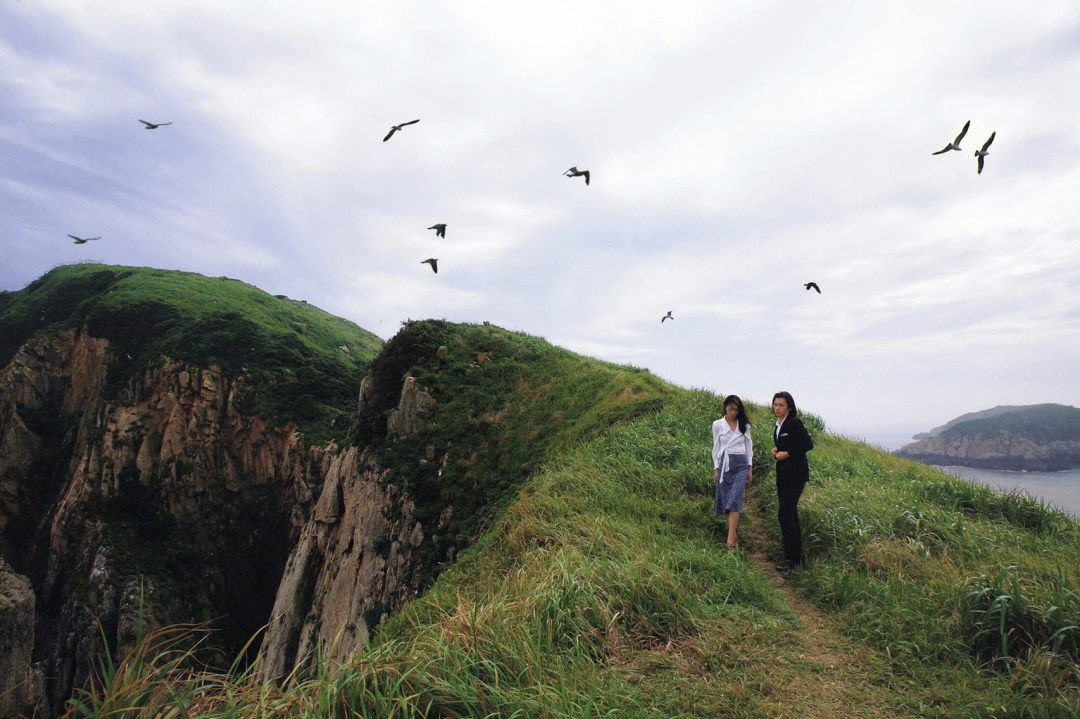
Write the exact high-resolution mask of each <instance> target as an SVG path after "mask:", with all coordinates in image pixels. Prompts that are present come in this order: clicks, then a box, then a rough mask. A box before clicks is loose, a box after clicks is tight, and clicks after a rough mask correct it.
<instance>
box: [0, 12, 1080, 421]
mask: <svg viewBox="0 0 1080 719" xmlns="http://www.w3.org/2000/svg"><path fill="white" fill-rule="evenodd" d="M521 5H523V4H522V3H514V2H505V0H503V1H498V2H490V3H489V2H483V3H481V2H447V3H437V2H430V3H413V2H392V3H390V2H385V0H380V1H379V2H372V3H363V2H361V3H356V2H349V3H344V2H342V3H328V4H325V5H324V4H321V3H310V4H309V3H296V2H290V3H266V2H235V1H230V2H226V3H222V2H218V1H216V2H162V3H158V2H148V1H147V0H138V1H137V2H127V1H120V0H110V1H109V2H107V3H103V2H62V1H55V0H21V1H17V0H0V98H2V101H0V257H2V260H0V262H2V264H0V287H2V288H4V289H19V288H21V287H23V286H25V285H26V284H27V283H28V282H30V281H31V280H33V279H34V278H35V277H37V276H39V275H40V274H42V273H43V272H45V271H47V270H49V269H50V268H52V267H54V266H56V265H58V264H61V263H67V262H73V261H80V260H85V259H94V260H100V261H103V262H108V263H115V264H128V265H148V266H153V267H162V268H170V269H181V270H190V271H195V272H201V273H204V274H207V275H228V276H230V277H236V278H239V279H242V280H244V281H246V282H250V283H252V284H254V285H257V286H259V287H261V288H263V289H265V290H266V291H268V292H272V293H284V294H288V295H289V296H291V297H296V298H304V299H307V300H309V301H310V302H312V303H313V304H316V305H319V306H321V307H323V308H325V309H326V310H328V311H330V312H333V313H335V314H338V315H341V316H343V317H346V318H348V319H350V320H353V321H355V322H356V323H358V324H359V325H361V326H363V327H365V328H367V329H369V330H371V331H373V332H375V333H376V334H378V335H380V336H381V337H383V338H389V337H390V336H391V335H392V334H393V333H394V332H395V331H396V330H397V329H398V327H399V326H400V322H401V321H402V320H404V319H406V318H414V319H417V318H427V317H442V318H446V319H448V320H452V321H463V322H479V321H483V320H489V321H491V322H492V323H494V324H498V325H501V326H503V327H507V328H509V329H513V330H519V331H524V332H528V333H529V334H533V335H539V336H542V337H544V338H546V339H547V340H549V341H550V342H553V343H555V344H558V345H561V346H564V347H567V348H569V349H571V350H574V351H577V352H581V353H584V354H587V355H590V356H595V357H599V358H602V359H606V360H610V361H614V362H618V363H624V364H632V365H635V366H638V367H645V368H648V369H649V370H651V371H653V372H655V373H656V374H658V375H660V376H662V377H664V378H665V379H668V380H670V381H672V382H675V383H677V384H680V385H683V386H687V387H705V388H709V389H712V390H716V391H719V392H722V393H735V394H739V395H742V396H743V397H744V398H747V399H750V400H753V401H758V402H768V400H769V399H770V398H771V396H772V393H773V392H775V391H777V390H781V389H786V390H789V391H791V392H792V393H793V394H794V396H795V399H796V401H797V402H798V404H799V405H800V406H802V407H804V408H806V409H809V410H811V411H814V412H817V413H819V414H820V415H822V416H823V417H824V419H825V420H826V423H827V425H828V426H829V427H830V428H831V429H833V430H836V431H840V432H844V433H847V434H852V435H863V434H869V433H881V432H914V431H920V430H925V429H928V428H930V427H933V426H935V425H938V424H942V423H944V422H945V421H947V420H949V419H951V418H953V417H955V416H956V415H959V414H961V413H963V412H968V411H973V410H979V409H985V408H987V407H992V406H995V405H998V404H1028V403H1035V402H1062V403H1066V404H1074V405H1080V381H1078V379H1080V378H1078V374H1080V372H1078V368H1080V291H1078V290H1080V3H1077V2H1075V1H1074V0H1067V1H1064V2H1045V3H1034V4H1032V3H1021V2H1009V3H990V2H971V3H949V2H941V1H940V0H936V1H935V2H903V3H865V2H864V3H804V2H783V3H764V2H724V3H717V2H701V3H673V2H670V1H668V2H663V3H659V2H657V3H651V4H648V5H645V4H639V3H633V2H619V3H611V2H608V3H603V4H591V3H582V2H566V3H560V2H555V3H553V2H544V3H529V4H528V7H524V8H522V7H519V6H521ZM140 118H142V119H145V120H149V121H151V122H165V121H172V122H173V123H174V124H173V125H171V126H168V127H163V128H160V129H158V130H153V131H146V130H144V129H143V128H142V126H141V125H140V124H139V122H138V119H140ZM417 118H420V122H419V123H418V124H416V125H412V126H409V127H406V128H404V129H403V130H402V131H401V132H400V133H398V134H395V135H394V137H393V138H392V139H391V140H390V141H389V142H385V143H384V142H383V141H382V138H383V136H384V135H385V134H386V132H387V131H388V130H389V128H390V126H391V125H393V124H395V123H399V122H404V121H408V120H414V119H417ZM968 120H970V121H971V128H970V130H969V131H968V133H967V136H966V137H965V138H964V140H963V142H962V143H961V147H962V148H963V150H962V152H950V153H946V154H944V155H939V156H931V153H932V152H934V151H936V150H939V149H941V148H942V147H944V145H945V144H947V143H948V142H949V141H951V140H952V139H953V137H955V135H956V134H957V133H958V132H959V131H960V129H961V127H962V126H963V124H964V123H965V122H966V121H968ZM994 131H996V132H997V136H996V139H995V141H994V143H993V145H992V146H991V147H990V155H988V156H987V158H986V166H985V169H984V171H983V173H982V174H981V175H978V174H976V160H975V158H974V157H973V156H972V152H973V150H975V149H977V148H978V147H979V146H981V144H982V143H983V142H984V141H985V140H986V138H987V137H989V135H990V133H991V132H994ZM571 165H576V166H578V167H579V168H588V169H589V170H590V172H591V173H592V179H591V184H590V186H588V187H586V186H585V185H584V183H583V181H582V178H575V179H570V178H566V177H563V176H562V174H561V173H562V172H563V171H564V170H566V169H567V168H568V167H570V166H571ZM436 222H445V223H446V224H447V232H446V238H445V239H438V240H437V239H435V238H434V236H433V235H434V233H433V232H430V231H428V230H426V229H425V228H426V227H428V226H429V225H432V224H434V223H436ZM69 232H70V233H74V234H79V235H83V236H86V235H101V236H102V237H103V239H102V240H101V241H100V242H95V243H91V244H87V245H82V246H75V245H73V244H72V243H71V242H70V241H69V240H67V239H66V238H65V234H66V233H69ZM427 257H437V258H438V259H439V273H438V274H437V275H434V274H432V272H431V270H430V269H429V268H428V266H427V265H423V264H420V261H421V260H423V259H425V258H427ZM810 280H814V281H816V282H817V283H818V284H819V285H820V286H821V294H820V295H817V294H814V293H808V292H806V291H805V290H804V289H803V286H802V283H804V282H807V281H810ZM669 310H670V311H671V312H672V313H673V316H674V320H673V321H667V322H664V323H663V324H661V323H660V318H661V316H662V315H664V314H665V313H666V312H667V311H669Z"/></svg>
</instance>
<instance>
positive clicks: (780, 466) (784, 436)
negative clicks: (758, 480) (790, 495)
mask: <svg viewBox="0 0 1080 719" xmlns="http://www.w3.org/2000/svg"><path fill="white" fill-rule="evenodd" d="M773 443H774V444H775V445H776V449H778V450H779V451H781V452H787V453H788V454H790V455H791V456H790V457H788V458H787V459H778V460H776V481H778V482H780V481H797V482H805V481H807V480H808V479H810V464H809V462H807V461H806V453H807V452H809V451H810V450H811V449H812V447H813V441H812V440H811V439H810V433H809V432H807V431H806V427H804V426H803V423H802V420H801V419H799V418H798V417H797V416H796V417H792V416H791V415H788V417H787V419H785V420H784V423H783V424H781V425H780V436H777V435H776V428H775V427H774V428H773Z"/></svg>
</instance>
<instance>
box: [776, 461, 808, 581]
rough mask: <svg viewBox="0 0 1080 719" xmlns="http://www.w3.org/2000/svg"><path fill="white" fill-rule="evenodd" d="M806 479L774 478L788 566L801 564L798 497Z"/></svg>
mask: <svg viewBox="0 0 1080 719" xmlns="http://www.w3.org/2000/svg"><path fill="white" fill-rule="evenodd" d="M805 486H806V480H805V479H802V478H801V477H799V478H795V479H790V478H787V477H778V478H777V479H776V497H777V499H778V505H779V506H778V509H779V511H778V512H777V514H779V520H780V533H781V534H782V535H783V537H784V559H785V560H786V561H787V563H788V566H790V567H797V566H799V565H800V564H802V529H801V528H800V527H799V497H800V496H802V492H803V487H805Z"/></svg>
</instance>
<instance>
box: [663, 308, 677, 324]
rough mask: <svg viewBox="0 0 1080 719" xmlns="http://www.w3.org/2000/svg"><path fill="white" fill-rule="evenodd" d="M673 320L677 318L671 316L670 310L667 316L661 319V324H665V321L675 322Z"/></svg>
mask: <svg viewBox="0 0 1080 719" xmlns="http://www.w3.org/2000/svg"><path fill="white" fill-rule="evenodd" d="M673 319H675V318H674V317H672V316H671V310H668V312H667V314H666V315H664V316H663V317H661V318H660V324H664V320H673Z"/></svg>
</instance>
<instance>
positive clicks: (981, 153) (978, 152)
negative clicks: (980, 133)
mask: <svg viewBox="0 0 1080 719" xmlns="http://www.w3.org/2000/svg"><path fill="white" fill-rule="evenodd" d="M996 134H997V130H994V131H993V132H991V133H990V139H988V140H987V141H986V142H984V143H983V146H982V149H981V150H976V151H975V157H977V158H979V174H980V175H981V174H982V165H983V158H984V157H986V156H987V155H989V154H990V153H989V152H987V151H986V148H988V147H990V143H991V142H993V141H994V135H996Z"/></svg>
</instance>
